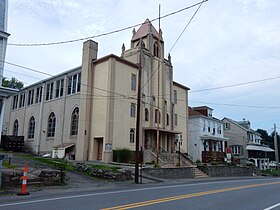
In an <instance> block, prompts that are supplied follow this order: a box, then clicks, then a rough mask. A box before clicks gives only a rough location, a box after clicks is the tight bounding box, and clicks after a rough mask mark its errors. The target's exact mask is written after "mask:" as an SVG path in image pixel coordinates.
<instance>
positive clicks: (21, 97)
mask: <svg viewBox="0 0 280 210" xmlns="http://www.w3.org/2000/svg"><path fill="white" fill-rule="evenodd" d="M24 104H25V93H22V94H20V98H19V108H21V107H24Z"/></svg>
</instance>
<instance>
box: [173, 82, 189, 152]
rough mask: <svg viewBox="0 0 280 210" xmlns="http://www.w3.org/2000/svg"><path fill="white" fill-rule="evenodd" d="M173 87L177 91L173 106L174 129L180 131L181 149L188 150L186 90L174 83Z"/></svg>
mask: <svg viewBox="0 0 280 210" xmlns="http://www.w3.org/2000/svg"><path fill="white" fill-rule="evenodd" d="M173 88H174V90H176V91H177V103H176V104H175V106H174V114H177V126H176V125H174V130H177V131H182V135H183V143H182V149H183V150H184V151H185V152H188V134H187V132H188V116H189V114H188V97H187V94H188V92H187V90H186V89H183V88H181V87H179V86H177V85H174V86H173Z"/></svg>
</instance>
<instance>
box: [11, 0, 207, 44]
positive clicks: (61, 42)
mask: <svg viewBox="0 0 280 210" xmlns="http://www.w3.org/2000/svg"><path fill="white" fill-rule="evenodd" d="M206 1H208V0H203V1H201V2H199V3H196V4H193V5H191V6H188V7H184V8H182V9H179V10H177V11H174V12H171V13H168V14H166V15H163V16H161V17H158V18H154V19H152V20H151V22H153V21H156V20H158V19H163V18H166V17H169V16H171V15H175V14H177V13H180V12H183V11H185V10H187V9H190V8H192V7H195V6H197V5H199V4H201V3H204V2H206ZM142 24H143V23H138V24H135V25H132V26H127V27H124V28H121V29H117V30H114V31H110V32H105V33H102V34H99V35H95V36H89V37H85V38H79V39H72V40H66V41H58V42H49V43H30V44H28V43H24V44H21V43H8V45H11V46H18V47H38V46H49V45H59V44H66V43H72V42H78V41H84V40H88V39H93V38H98V37H102V36H107V35H111V34H115V33H118V32H121V31H125V30H128V29H131V28H135V27H138V26H140V25H142Z"/></svg>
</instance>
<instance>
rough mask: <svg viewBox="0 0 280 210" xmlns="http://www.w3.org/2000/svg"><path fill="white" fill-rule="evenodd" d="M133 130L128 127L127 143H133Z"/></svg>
mask: <svg viewBox="0 0 280 210" xmlns="http://www.w3.org/2000/svg"><path fill="white" fill-rule="evenodd" d="M134 137H135V132H134V129H130V132H129V143H134Z"/></svg>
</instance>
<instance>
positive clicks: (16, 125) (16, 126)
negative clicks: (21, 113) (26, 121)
mask: <svg viewBox="0 0 280 210" xmlns="http://www.w3.org/2000/svg"><path fill="white" fill-rule="evenodd" d="M13 135H14V136H17V135H18V120H15V122H14V127H13Z"/></svg>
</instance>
